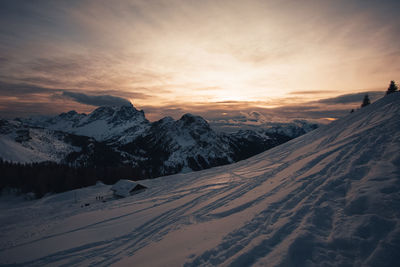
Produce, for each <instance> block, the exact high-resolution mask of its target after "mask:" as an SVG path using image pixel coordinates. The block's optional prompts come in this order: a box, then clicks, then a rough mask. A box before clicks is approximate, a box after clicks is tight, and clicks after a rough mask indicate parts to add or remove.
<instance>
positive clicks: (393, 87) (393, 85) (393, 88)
mask: <svg viewBox="0 0 400 267" xmlns="http://www.w3.org/2000/svg"><path fill="white" fill-rule="evenodd" d="M398 89H399V88H398V87H397V85H396V83H395V82H394V81H390V85H389V88H388V89H387V91H386V95H389V94H392V93H394V92H398Z"/></svg>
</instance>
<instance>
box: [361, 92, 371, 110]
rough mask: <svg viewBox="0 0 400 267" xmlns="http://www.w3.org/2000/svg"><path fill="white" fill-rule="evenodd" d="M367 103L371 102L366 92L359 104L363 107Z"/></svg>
mask: <svg viewBox="0 0 400 267" xmlns="http://www.w3.org/2000/svg"><path fill="white" fill-rule="evenodd" d="M369 104H371V101H370V100H369V97H368V94H366V95H365V96H364V100H363V102H362V104H361V107H362V108H363V107H366V106H368V105H369Z"/></svg>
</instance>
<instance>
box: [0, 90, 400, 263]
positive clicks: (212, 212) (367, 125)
mask: <svg viewBox="0 0 400 267" xmlns="http://www.w3.org/2000/svg"><path fill="white" fill-rule="evenodd" d="M399 151H400V93H396V94H392V95H389V96H386V97H384V98H382V99H381V100H379V101H377V102H376V103H374V104H372V105H370V106H368V107H365V108H363V109H361V110H359V111H357V112H355V113H353V114H349V115H348V116H347V117H345V118H343V119H340V120H338V121H335V122H333V123H331V124H329V125H327V126H324V127H321V128H319V129H317V130H315V131H313V132H310V133H309V134H307V135H304V136H302V137H299V138H297V139H294V140H292V141H289V142H287V143H285V144H283V145H280V146H278V147H275V148H273V149H271V150H269V151H267V152H264V153H262V154H259V155H257V156H255V157H252V158H250V159H247V160H244V161H241V162H238V163H236V164H232V165H228V166H222V167H217V168H213V169H209V170H205V171H201V172H196V173H190V174H179V175H174V176H169V177H163V178H158V179H153V180H146V181H142V182H141V183H142V184H143V185H145V186H146V187H147V188H148V189H147V190H146V191H144V192H142V193H140V194H137V195H134V196H131V197H129V198H125V199H122V200H114V201H109V202H106V203H102V202H98V201H97V202H96V201H95V196H97V195H99V194H105V193H106V192H108V190H109V186H104V185H97V186H95V187H91V188H85V189H81V190H77V191H75V192H76V194H77V195H78V197H77V198H78V199H79V201H78V203H75V202H74V195H75V196H76V194H75V193H74V192H66V193H63V194H59V195H53V196H49V197H46V198H43V199H41V200H37V201H33V202H30V203H24V204H12V203H9V202H7V203H1V202H0V204H1V206H0V208H1V213H0V219H1V221H2V223H1V224H0V225H1V226H0V227H1V228H0V233H1V236H0V241H1V242H0V264H11V263H16V264H23V265H28V266H29V265H32V266H36V265H46V264H47V265H96V266H97V265H99V266H108V265H111V264H114V265H116V266H132V265H135V266H144V265H146V266H179V265H184V266H212V265H223V266H250V265H255V266H395V265H396V264H397V263H398V261H399V260H400V259H399V258H400V255H399V253H398V251H400V167H399V166H400V154H399ZM81 203H91V205H90V206H88V207H85V208H80V205H81ZM36 212H37V213H38V215H37V216H38V217H35V216H33V215H34V214H35V213H36ZM30 216H32V217H30ZM39 216H40V217H39ZM28 219H29V220H28Z"/></svg>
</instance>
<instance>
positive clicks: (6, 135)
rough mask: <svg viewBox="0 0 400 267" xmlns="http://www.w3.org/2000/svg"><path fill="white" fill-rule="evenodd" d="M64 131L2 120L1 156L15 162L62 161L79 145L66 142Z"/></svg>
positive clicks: (0, 129)
mask: <svg viewBox="0 0 400 267" xmlns="http://www.w3.org/2000/svg"><path fill="white" fill-rule="evenodd" d="M65 135H66V134H64V133H62V132H56V131H53V130H47V129H41V128H30V127H25V126H23V125H22V124H21V123H20V122H18V121H7V120H0V157H1V158H3V159H5V160H8V161H13V162H24V163H25V162H41V161H55V162H60V161H62V160H63V159H64V158H65V157H66V155H68V154H69V153H71V152H75V151H80V148H79V147H76V146H73V145H70V144H68V143H67V142H65V140H64V139H65Z"/></svg>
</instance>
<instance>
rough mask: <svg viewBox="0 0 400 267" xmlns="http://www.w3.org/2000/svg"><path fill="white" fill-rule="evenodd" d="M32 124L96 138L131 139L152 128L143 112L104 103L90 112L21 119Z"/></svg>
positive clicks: (104, 139)
mask: <svg viewBox="0 0 400 267" xmlns="http://www.w3.org/2000/svg"><path fill="white" fill-rule="evenodd" d="M22 122H23V123H24V124H26V125H29V126H34V127H42V128H47V129H51V130H58V131H64V132H67V133H72V134H76V135H83V136H89V137H93V138H95V139H96V140H97V141H119V142H122V143H126V142H129V141H132V140H133V139H134V138H136V137H137V136H138V135H140V134H141V133H142V132H144V131H146V130H147V129H148V128H149V124H150V123H149V121H148V120H147V119H146V118H145V116H144V112H143V111H142V110H141V111H139V110H137V109H136V108H135V107H133V106H132V105H131V106H114V107H113V106H105V107H99V108H97V109H95V110H94V111H93V112H91V113H90V114H88V115H86V114H84V113H81V114H79V113H77V112H75V111H69V112H67V113H61V114H60V115H58V116H55V117H46V116H38V117H31V118H28V119H22Z"/></svg>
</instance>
